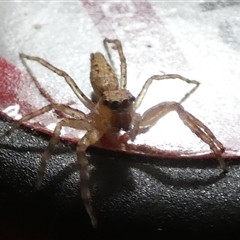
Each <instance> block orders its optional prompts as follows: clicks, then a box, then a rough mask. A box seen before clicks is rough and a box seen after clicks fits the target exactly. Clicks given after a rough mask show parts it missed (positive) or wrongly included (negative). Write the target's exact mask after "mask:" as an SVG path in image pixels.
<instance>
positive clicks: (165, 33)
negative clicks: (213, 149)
mask: <svg viewBox="0 0 240 240" xmlns="http://www.w3.org/2000/svg"><path fill="white" fill-rule="evenodd" d="M23 4H24V5H23ZM204 4H205V5H204ZM206 6H208V5H206V3H199V2H192V3H189V2H167V3H164V2H152V3H150V2H142V3H137V2H135V3H134V2H128V3H114V2H111V3H110V2H105V3H95V5H94V4H90V5H88V4H87V1H82V2H80V1H79V2H78V1H76V2H43V3H39V2H25V3H13V2H7V3H0V21H1V25H0V36H1V43H0V55H1V56H2V57H3V58H5V59H7V60H8V61H10V62H11V63H13V64H14V65H16V66H18V67H19V68H20V69H22V70H23V71H24V68H23V67H22V66H21V63H20V61H19V58H18V53H19V52H24V53H26V54H29V55H33V56H39V57H42V58H44V59H46V60H47V61H49V62H51V63H52V64H54V65H55V66H57V67H58V68H60V69H63V70H64V71H66V72H68V73H69V74H70V75H71V76H72V77H73V78H74V79H75V80H76V82H77V84H78V86H79V87H80V88H81V89H82V90H83V91H84V92H85V93H86V94H87V95H88V96H90V93H91V88H90V82H89V67H90V61H89V55H90V53H92V52H97V51H100V52H103V53H104V48H103V45H102V40H103V38H104V37H108V38H118V39H120V40H121V42H122V44H123V50H124V53H125V55H126V59H127V63H128V88H129V90H130V91H131V92H132V93H133V94H134V95H135V96H136V95H137V94H138V92H139V91H140V89H141V86H142V85H143V83H144V82H145V80H146V79H147V78H148V77H150V76H151V75H153V74H161V73H162V71H163V72H165V73H178V74H181V75H183V76H185V77H188V78H190V79H196V80H198V81H200V82H201V85H200V87H199V89H198V90H197V91H196V92H195V93H194V94H193V95H192V96H191V97H190V98H189V99H188V100H187V101H186V103H184V104H183V105H184V107H185V109H186V110H188V111H189V112H190V113H192V114H193V115H194V116H196V117H197V118H199V119H200V120H201V121H202V122H204V123H205V124H206V125H207V126H208V127H209V128H210V129H211V130H212V131H213V132H214V134H215V135H216V136H217V138H219V140H220V141H222V142H223V144H224V145H225V146H226V147H227V149H228V151H229V152H232V151H233V152H235V154H238V151H239V147H238V145H236V143H240V134H239V131H238V129H239V127H236V124H238V123H239V122H240V121H239V120H240V110H239V102H240V96H239V89H240V83H239V81H240V68H239V66H240V55H239V51H240V44H239V42H240V41H239V40H240V34H239V33H240V17H239V12H240V5H237V4H236V5H233V6H228V7H225V6H224V5H223V4H222V5H221V4H220V5H219V4H215V5H213V6H215V7H216V9H214V10H212V11H208V10H207V8H206ZM147 45H151V47H148V46H147ZM113 58H114V60H115V61H114V62H115V66H116V67H117V68H118V66H119V62H118V58H117V55H116V54H113ZM29 65H30V67H31V69H32V70H33V72H34V74H35V76H37V78H38V80H39V81H40V82H41V84H42V86H43V87H44V88H45V89H47V90H48V91H49V93H50V94H51V95H52V96H54V99H56V100H57V102H62V103H68V102H70V101H72V100H73V101H75V102H76V103H78V102H79V101H78V100H77V99H76V98H75V96H74V95H73V93H72V92H71V90H70V88H69V87H68V86H67V84H66V83H65V81H64V80H62V79H61V78H59V77H57V76H56V75H54V74H52V73H49V72H48V71H46V69H44V68H42V67H40V66H39V65H38V64H35V63H30V62H29ZM26 84H28V85H29V84H31V83H30V82H29V83H26ZM190 88H191V86H189V85H188V84H186V83H184V82H182V81H178V80H170V81H165V82H164V81H162V82H154V83H153V86H152V87H151V88H150V90H149V92H148V94H147V96H146V99H145V101H144V103H143V105H142V106H141V108H140V109H139V111H140V112H143V111H144V110H146V109H147V108H148V107H151V106H152V105H155V104H156V103H158V102H162V101H179V100H180V99H181V98H182V97H183V96H184V95H185V93H186V92H187V91H188V90H189V89H190ZM19 95H20V96H21V97H24V98H27V99H29V102H31V103H32V104H33V105H34V107H36V108H39V107H41V106H44V105H46V104H47V102H46V101H45V100H44V99H43V97H41V96H38V91H36V90H35V86H34V84H31V91H30V90H29V89H28V90H27V92H26V88H25V87H24V86H23V87H22V89H19ZM36 96H38V97H36ZM77 107H79V108H80V109H83V110H84V111H85V110H86V109H84V107H83V106H82V105H81V104H78V105H77ZM49 124H50V123H49ZM222 136H224V137H223V138H222V139H221V137H222ZM138 141H139V142H146V143H147V144H148V145H154V146H158V147H159V148H161V149H167V150H176V149H180V150H181V149H182V150H183V151H188V152H189V153H191V152H192V153H195V152H199V151H201V152H204V151H206V152H209V147H208V146H207V145H206V144H204V143H203V142H201V140H200V139H198V138H197V137H195V136H194V135H193V134H192V132H191V131H190V130H188V129H187V128H186V127H185V126H184V125H183V124H182V122H181V121H180V120H179V118H178V116H177V114H176V113H170V114H169V115H168V116H166V117H164V118H163V119H162V120H160V121H159V123H158V124H157V126H155V127H154V128H153V129H152V130H151V131H149V133H148V134H146V135H141V136H140V137H139V138H138Z"/></svg>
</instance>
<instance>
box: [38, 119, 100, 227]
mask: <svg viewBox="0 0 240 240" xmlns="http://www.w3.org/2000/svg"><path fill="white" fill-rule="evenodd" d="M63 126H65V127H71V128H74V129H79V130H87V131H88V132H87V134H86V135H85V136H84V137H83V138H82V139H81V140H79V141H78V144H77V159H78V165H79V171H80V182H81V185H80V191H81V197H82V200H83V203H84V206H85V209H86V211H87V213H88V215H89V217H90V219H91V223H92V225H93V227H96V226H97V220H96V218H95V214H94V212H93V208H92V204H91V194H90V177H89V169H88V160H87V157H86V154H85V150H86V149H87V147H88V146H90V145H91V144H94V143H95V142H97V141H98V140H99V138H100V134H99V132H98V131H97V130H93V127H92V125H91V124H90V123H89V122H87V121H85V120H84V119H69V118H68V119H63V120H61V121H60V122H58V123H57V125H56V127H55V129H54V132H53V136H52V138H51V140H50V141H49V144H48V146H47V148H46V149H45V151H44V153H43V155H42V158H41V164H40V168H39V171H38V182H37V187H38V188H39V187H40V186H41V184H42V180H43V175H44V172H45V170H46V165H47V161H48V160H49V158H50V156H51V154H52V152H53V150H54V147H55V146H56V144H57V143H58V142H59V140H60V132H61V129H62V127H63Z"/></svg>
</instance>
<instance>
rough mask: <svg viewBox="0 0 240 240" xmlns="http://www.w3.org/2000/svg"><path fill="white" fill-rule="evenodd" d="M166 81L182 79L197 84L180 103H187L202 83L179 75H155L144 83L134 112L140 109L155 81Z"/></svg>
mask: <svg viewBox="0 0 240 240" xmlns="http://www.w3.org/2000/svg"><path fill="white" fill-rule="evenodd" d="M166 79H180V80H182V81H184V82H186V83H189V84H190V83H191V84H196V86H195V87H194V88H193V89H192V90H191V91H190V92H188V93H187V94H185V96H184V97H183V98H182V99H181V100H180V103H182V102H183V101H185V100H186V99H187V98H188V97H189V96H190V95H191V94H192V93H193V92H194V91H195V90H196V89H197V88H198V86H199V84H200V82H198V81H196V80H190V79H188V78H185V77H183V76H181V75H179V74H164V75H153V76H151V77H150V78H148V79H147V80H146V82H145V83H144V85H143V87H142V89H141V91H140V93H139V94H138V96H137V98H136V101H135V103H134V106H133V107H134V110H136V109H137V108H139V106H140V105H141V103H142V101H143V99H144V97H145V95H146V93H147V90H148V88H149V87H150V85H151V84H152V82H153V80H166Z"/></svg>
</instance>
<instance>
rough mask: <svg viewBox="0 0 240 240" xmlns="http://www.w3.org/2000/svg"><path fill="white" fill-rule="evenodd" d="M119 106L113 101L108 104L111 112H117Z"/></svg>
mask: <svg viewBox="0 0 240 240" xmlns="http://www.w3.org/2000/svg"><path fill="white" fill-rule="evenodd" d="M119 106H120V103H119V102H118V101H113V102H111V103H110V108H111V109H112V110H117V109H118V108H119Z"/></svg>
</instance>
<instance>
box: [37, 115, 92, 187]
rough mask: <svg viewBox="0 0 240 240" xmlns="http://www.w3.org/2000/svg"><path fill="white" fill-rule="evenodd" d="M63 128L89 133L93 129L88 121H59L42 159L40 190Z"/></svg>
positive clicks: (39, 176)
mask: <svg viewBox="0 0 240 240" xmlns="http://www.w3.org/2000/svg"><path fill="white" fill-rule="evenodd" d="M62 127H70V128H74V129H79V130H87V131H88V130H90V129H92V127H91V124H90V123H89V122H87V121H86V119H71V118H66V119H63V120H61V121H59V122H58V123H57V124H56V127H55V129H54V131H53V136H52V137H51V139H50V141H49V143H48V146H47V148H46V149H45V151H44V152H43V154H42V157H41V163H40V167H39V170H38V181H37V188H38V189H39V188H40V187H41V185H42V181H43V175H44V173H45V170H46V165H47V161H48V160H49V158H50V156H51V154H52V152H53V150H54V148H55V146H56V145H57V144H58V142H59V140H60V133H61V129H62Z"/></svg>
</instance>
